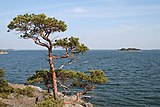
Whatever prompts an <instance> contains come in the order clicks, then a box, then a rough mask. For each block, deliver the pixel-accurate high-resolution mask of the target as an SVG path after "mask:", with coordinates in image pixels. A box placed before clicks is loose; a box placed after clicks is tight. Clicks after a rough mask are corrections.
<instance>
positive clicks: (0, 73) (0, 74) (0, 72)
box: [0, 68, 4, 77]
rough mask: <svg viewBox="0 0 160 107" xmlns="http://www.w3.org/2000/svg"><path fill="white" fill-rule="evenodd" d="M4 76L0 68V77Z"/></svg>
mask: <svg viewBox="0 0 160 107" xmlns="http://www.w3.org/2000/svg"><path fill="white" fill-rule="evenodd" d="M3 76H4V71H3V69H2V68H0V77H3Z"/></svg>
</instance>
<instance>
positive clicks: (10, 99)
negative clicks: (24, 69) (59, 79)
mask: <svg viewBox="0 0 160 107" xmlns="http://www.w3.org/2000/svg"><path fill="white" fill-rule="evenodd" d="M8 87H9V89H10V90H9V91H8V92H7V95H2V94H5V93H0V95H2V96H0V106H1V107H8V106H9V107H12V106H13V107H94V106H93V105H92V104H91V103H90V102H85V101H84V100H83V99H79V101H77V102H75V103H72V104H63V100H68V101H69V100H72V99H75V98H76V96H75V95H71V96H68V95H64V94H62V93H61V92H58V98H59V99H58V100H54V99H53V97H52V95H53V93H47V91H46V90H43V89H41V88H40V87H38V86H34V85H24V84H12V83H8ZM17 90H18V91H17ZM4 96H5V97H4ZM51 105H52V106H51Z"/></svg>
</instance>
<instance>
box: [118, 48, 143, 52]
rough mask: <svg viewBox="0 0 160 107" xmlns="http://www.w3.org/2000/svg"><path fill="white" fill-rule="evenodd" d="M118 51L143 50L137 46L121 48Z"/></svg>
mask: <svg viewBox="0 0 160 107" xmlns="http://www.w3.org/2000/svg"><path fill="white" fill-rule="evenodd" d="M118 51H124V52H136V51H141V49H137V48H120V49H118Z"/></svg>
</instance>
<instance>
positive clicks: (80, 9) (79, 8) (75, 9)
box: [72, 7, 88, 13]
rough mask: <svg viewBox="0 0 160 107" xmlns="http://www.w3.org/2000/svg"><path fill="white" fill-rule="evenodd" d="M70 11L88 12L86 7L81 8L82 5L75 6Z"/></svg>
mask: <svg viewBox="0 0 160 107" xmlns="http://www.w3.org/2000/svg"><path fill="white" fill-rule="evenodd" d="M72 11H73V12H74V13H86V12H88V10H87V9H85V8H82V7H75V8H74V9H72Z"/></svg>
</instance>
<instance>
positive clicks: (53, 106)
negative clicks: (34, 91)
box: [35, 96, 63, 107]
mask: <svg viewBox="0 0 160 107" xmlns="http://www.w3.org/2000/svg"><path fill="white" fill-rule="evenodd" d="M35 107H63V100H61V99H57V100H54V99H53V96H50V97H48V98H46V99H45V100H44V101H42V102H39V103H38V104H37V105H36V106H35Z"/></svg>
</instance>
